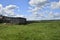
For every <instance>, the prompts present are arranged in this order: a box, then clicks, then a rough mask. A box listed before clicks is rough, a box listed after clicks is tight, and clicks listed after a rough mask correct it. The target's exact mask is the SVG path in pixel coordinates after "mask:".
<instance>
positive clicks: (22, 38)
mask: <svg viewBox="0 0 60 40" xmlns="http://www.w3.org/2000/svg"><path fill="white" fill-rule="evenodd" d="M0 40H60V21H52V22H40V23H32V24H28V25H11V24H0Z"/></svg>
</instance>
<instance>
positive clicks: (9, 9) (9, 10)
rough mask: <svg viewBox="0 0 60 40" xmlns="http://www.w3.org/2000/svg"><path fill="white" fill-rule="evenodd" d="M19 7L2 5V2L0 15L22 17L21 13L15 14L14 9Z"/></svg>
mask: <svg viewBox="0 0 60 40" xmlns="http://www.w3.org/2000/svg"><path fill="white" fill-rule="evenodd" d="M18 8H19V7H18V6H16V5H7V6H6V7H3V5H2V4H0V15H4V16H11V17H13V16H14V17H24V16H23V15H18V14H17V15H16V14H15V12H14V11H15V9H18Z"/></svg>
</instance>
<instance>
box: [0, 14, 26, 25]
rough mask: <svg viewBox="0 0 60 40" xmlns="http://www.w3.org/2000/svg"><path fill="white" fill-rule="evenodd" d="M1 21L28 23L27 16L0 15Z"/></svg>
mask: <svg viewBox="0 0 60 40" xmlns="http://www.w3.org/2000/svg"><path fill="white" fill-rule="evenodd" d="M0 20H1V21H0V22H1V23H11V24H26V18H22V17H7V16H2V15H0Z"/></svg>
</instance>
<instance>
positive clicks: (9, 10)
mask: <svg viewBox="0 0 60 40" xmlns="http://www.w3.org/2000/svg"><path fill="white" fill-rule="evenodd" d="M16 8H18V6H16V5H8V6H6V7H5V8H4V12H5V13H6V14H9V15H14V14H15V13H14V10H15V9H16Z"/></svg>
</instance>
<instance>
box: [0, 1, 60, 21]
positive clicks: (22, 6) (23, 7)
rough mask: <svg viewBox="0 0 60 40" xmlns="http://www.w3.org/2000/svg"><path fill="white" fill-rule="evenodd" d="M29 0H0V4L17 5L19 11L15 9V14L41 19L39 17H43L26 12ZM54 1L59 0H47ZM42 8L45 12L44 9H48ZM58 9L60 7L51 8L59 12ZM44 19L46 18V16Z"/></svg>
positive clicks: (30, 18) (31, 18)
mask: <svg viewBox="0 0 60 40" xmlns="http://www.w3.org/2000/svg"><path fill="white" fill-rule="evenodd" d="M29 1H30V0H0V4H2V5H3V6H4V7H5V6H7V5H17V6H18V7H19V11H17V10H15V12H16V14H21V15H24V16H25V17H26V18H27V19H29V20H36V19H38V20H41V19H43V17H42V18H40V17H34V14H32V13H31V12H28V10H29V7H30V5H29ZM54 1H55V2H58V1H59V0H49V2H54ZM42 10H43V11H42V12H45V11H44V10H50V9H49V8H44V9H42ZM59 10H60V9H56V10H53V12H54V11H56V12H59ZM42 12H41V13H42ZM59 13H60V12H59ZM44 15H45V16H46V14H44ZM46 19H48V16H47V18H46Z"/></svg>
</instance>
